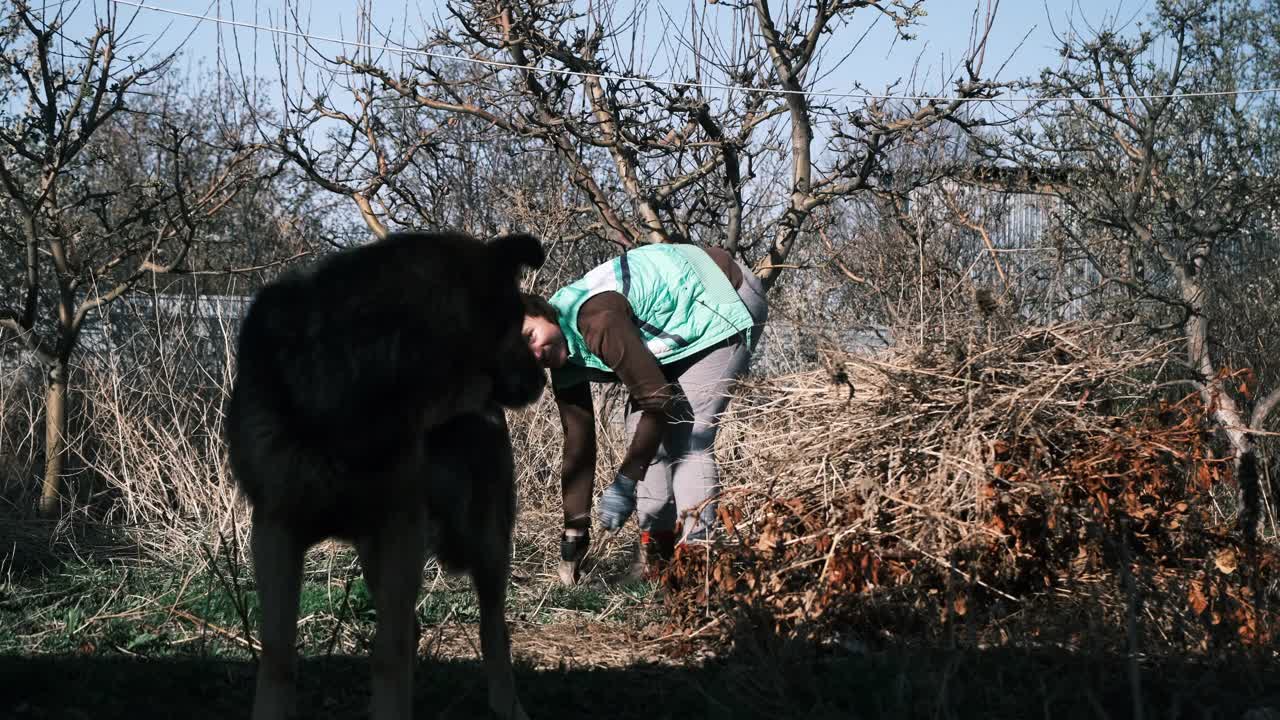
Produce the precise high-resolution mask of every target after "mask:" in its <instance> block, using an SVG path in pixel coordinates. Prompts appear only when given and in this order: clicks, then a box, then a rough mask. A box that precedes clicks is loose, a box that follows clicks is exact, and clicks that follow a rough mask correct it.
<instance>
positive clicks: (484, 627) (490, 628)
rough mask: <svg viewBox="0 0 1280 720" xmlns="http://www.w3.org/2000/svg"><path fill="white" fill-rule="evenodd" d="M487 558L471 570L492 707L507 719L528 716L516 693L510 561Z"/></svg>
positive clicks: (524, 719)
mask: <svg viewBox="0 0 1280 720" xmlns="http://www.w3.org/2000/svg"><path fill="white" fill-rule="evenodd" d="M485 555H490V557H487V558H484V559H483V560H482V561H481V562H478V563H476V566H475V567H474V568H473V569H472V571H471V582H472V584H473V585H474V586H475V589H476V599H477V600H478V601H479V603H480V652H481V653H482V654H483V655H484V670H485V675H486V676H487V679H488V683H489V707H490V708H491V709H492V710H493V711H494V713H496V714H497V716H498V717H500V718H502V719H503V720H528V717H529V716H528V715H526V714H525V712H524V708H523V707H521V705H520V698H518V697H517V696H516V683H515V677H514V674H513V673H512V670H511V638H510V636H509V635H508V633H507V619H506V603H507V580H508V578H509V577H510V574H511V572H510V570H511V566H510V561H509V559H508V558H507V556H506V555H505V554H504V555H503V556H502V557H494V556H493V555H494V553H485Z"/></svg>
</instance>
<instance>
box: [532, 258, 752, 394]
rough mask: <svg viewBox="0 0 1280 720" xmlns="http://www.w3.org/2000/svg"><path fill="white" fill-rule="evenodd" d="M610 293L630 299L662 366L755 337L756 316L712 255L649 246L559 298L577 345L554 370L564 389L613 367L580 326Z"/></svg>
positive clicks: (565, 327) (563, 326)
mask: <svg viewBox="0 0 1280 720" xmlns="http://www.w3.org/2000/svg"><path fill="white" fill-rule="evenodd" d="M608 291H615V292H619V293H621V294H622V296H623V297H625V298H626V299H627V302H628V303H629V304H630V305H631V311H632V314H633V315H634V320H635V323H636V326H637V327H638V329H639V330H640V336H641V337H642V338H643V339H644V341H645V345H646V346H647V347H648V348H649V351H650V352H652V353H653V356H654V357H655V358H657V360H658V363H659V364H662V365H666V364H669V363H673V362H675V361H677V360H680V359H681V358H685V357H688V356H690V355H692V354H694V353H696V352H698V351H700V350H703V349H706V348H708V347H710V346H712V345H714V344H716V343H718V342H720V341H721V340H724V339H725V338H728V337H731V336H733V335H737V334H742V336H743V339H744V342H747V343H750V342H751V327H752V325H753V324H754V321H753V320H752V318H751V314H750V313H749V312H747V308H746V306H745V305H743V304H742V300H741V299H740V298H739V297H738V293H737V291H736V290H734V289H733V285H732V284H731V283H730V282H729V278H727V277H725V274H724V273H723V272H722V271H721V270H720V268H719V266H717V265H716V263H715V261H714V260H712V259H711V257H710V256H708V255H707V253H706V252H704V251H703V250H702V249H700V248H698V247H695V246H693V245H667V244H656V245H645V246H643V247H639V248H636V249H634V250H631V251H629V252H627V253H626V254H624V255H621V256H619V257H617V258H614V259H613V260H610V261H608V262H606V263H603V264H601V265H599V266H597V267H596V268H594V269H593V270H591V271H590V272H588V273H587V274H586V275H584V276H583V277H582V279H580V280H578V281H577V282H574V283H572V284H570V285H566V286H565V287H563V288H561V289H560V290H558V291H557V292H556V294H554V295H552V296H551V300H550V302H551V304H552V305H553V306H555V308H556V310H558V311H559V314H560V330H561V331H562V332H563V333H564V337H565V340H566V341H567V343H568V346H569V360H568V363H566V364H565V366H564V367H563V368H559V369H557V370H553V371H552V372H551V379H552V382H553V383H554V384H555V386H556V387H568V386H571V385H576V384H578V383H580V382H583V381H584V380H586V379H587V377H588V372H587V369H588V368H590V369H595V370H602V371H605V372H611V371H612V368H610V367H609V366H607V365H605V364H604V361H602V360H601V359H600V358H599V357H597V356H596V355H595V354H594V353H592V352H591V350H590V349H588V348H587V344H586V341H585V340H584V339H583V337H582V334H581V333H580V332H579V331H578V311H579V309H581V308H582V304H583V303H585V302H586V301H587V300H590V299H591V298H592V297H594V296H596V295H598V294H600V293H602V292H608Z"/></svg>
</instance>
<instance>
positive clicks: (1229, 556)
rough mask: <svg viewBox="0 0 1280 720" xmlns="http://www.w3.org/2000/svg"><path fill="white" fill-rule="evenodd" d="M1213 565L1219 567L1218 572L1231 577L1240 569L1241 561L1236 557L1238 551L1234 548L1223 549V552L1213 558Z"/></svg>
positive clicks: (1220, 551)
mask: <svg viewBox="0 0 1280 720" xmlns="http://www.w3.org/2000/svg"><path fill="white" fill-rule="evenodd" d="M1213 564H1214V565H1216V566H1217V568H1218V570H1219V571H1220V572H1221V573H1222V574H1223V575H1230V574H1231V573H1233V572H1235V571H1236V568H1238V567H1240V561H1239V559H1238V558H1237V557H1236V551H1235V550H1233V549H1232V548H1223V549H1222V550H1219V551H1218V554H1217V555H1216V556H1215V557H1214V558H1213Z"/></svg>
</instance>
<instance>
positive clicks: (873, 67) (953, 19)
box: [72, 0, 1151, 92]
mask: <svg viewBox="0 0 1280 720" xmlns="http://www.w3.org/2000/svg"><path fill="white" fill-rule="evenodd" d="M140 1H141V2H144V3H145V4H148V5H152V6H155V7H163V8H168V9H172V10H178V11H183V12H189V13H195V14H198V15H217V16H221V17H226V18H230V17H232V16H234V17H236V18H237V19H240V20H245V21H250V22H254V23H256V24H261V25H267V26H273V27H281V26H285V25H287V24H288V22H287V20H282V18H281V16H282V12H281V11H282V9H283V8H284V7H285V5H286V3H285V2H284V0H257V2H253V1H252V0H204V1H200V0H140ZM987 1H988V0H930V1H929V2H926V4H925V9H926V11H927V13H928V15H927V16H926V17H924V18H923V19H922V20H921V23H920V25H919V26H918V27H917V28H916V29H915V31H914V32H915V33H916V34H917V38H916V39H915V40H913V41H910V42H902V41H894V36H893V33H892V32H891V31H890V30H889V28H888V26H887V25H886V24H885V23H884V22H883V21H881V22H880V23H879V25H877V26H876V27H874V28H871V31H870V32H869V33H865V35H864V32H865V31H866V30H867V21H868V20H870V19H871V18H873V17H875V13H873V12H869V11H865V10H864V11H860V12H859V14H858V15H857V16H855V17H861V18H866V20H861V21H857V20H855V22H854V23H852V24H851V25H849V26H847V27H845V28H843V29H842V30H841V31H840V32H839V33H837V34H836V35H835V36H834V38H833V41H832V45H831V48H832V49H831V50H830V51H829V53H828V67H827V70H829V74H827V75H826V76H825V77H824V78H823V79H822V82H821V84H820V87H819V88H818V89H821V90H826V91H834V92H845V91H853V90H854V86H855V84H856V83H861V84H862V85H863V86H864V87H865V88H867V89H869V90H871V91H880V90H883V89H884V88H885V87H886V86H887V85H888V84H889V83H891V82H893V81H895V80H899V79H904V80H907V81H908V83H907V84H910V82H909V81H910V77H909V76H910V75H911V74H912V72H913V69H915V70H916V71H917V72H918V74H919V77H918V78H917V80H918V82H917V83H916V87H917V88H918V89H919V90H922V91H929V92H937V91H943V90H945V89H946V88H945V86H944V85H943V84H942V82H941V80H940V74H942V73H945V72H947V71H949V70H951V69H953V68H954V67H955V66H956V64H957V62H958V61H959V60H960V59H961V58H963V56H964V54H965V51H966V49H967V47H968V44H969V38H970V27H971V24H972V21H973V15H974V12H975V9H977V8H985V7H986V5H987ZM107 2H109V0H94V2H93V3H86V4H84V5H82V6H81V9H80V11H79V13H80V16H79V17H77V18H76V19H75V21H74V22H73V23H72V28H75V27H77V26H81V27H83V26H85V24H86V22H87V20H88V19H89V15H90V10H91V7H92V5H96V6H97V7H98V8H99V10H101V8H103V7H105V5H106V3H107ZM289 5H290V6H291V7H294V8H298V13H299V15H301V16H302V17H303V18H304V19H305V22H306V23H308V27H307V28H306V30H307V32H309V33H314V34H317V35H323V36H331V37H345V38H351V37H353V29H354V25H355V7H356V3H355V2H354V1H352V0H347V1H346V2H341V1H339V0H327V1H321V0H290V2H289ZM620 5H621V7H623V8H626V7H627V3H626V2H625V1H624V2H622V3H620ZM773 5H774V7H775V8H780V7H782V3H781V2H779V1H778V0H774V2H773ZM1150 5H1151V0H1075V1H1074V2H1063V1H1062V0H1041V2H1036V1H1035V0H1004V2H1002V3H1001V4H1000V7H999V12H998V14H997V16H996V22H995V26H994V32H993V33H992V37H991V41H990V44H989V49H988V53H987V60H986V68H985V69H986V71H987V73H988V74H990V73H992V72H994V71H995V70H997V68H998V67H999V66H1000V65H1002V64H1004V63H1005V62H1006V61H1007V65H1006V66H1005V68H1004V70H1003V71H1002V72H1001V78H1002V79H1013V78H1016V77H1022V76H1027V75H1034V74H1036V73H1037V71H1038V70H1039V68H1041V67H1043V66H1045V65H1046V64H1053V63H1055V62H1056V60H1057V54H1056V42H1055V41H1054V39H1053V31H1054V29H1055V28H1056V29H1057V30H1058V31H1059V32H1061V31H1063V30H1064V29H1065V28H1066V27H1067V25H1068V21H1070V20H1074V21H1075V22H1077V23H1079V22H1081V21H1084V22H1092V23H1098V22H1101V21H1103V20H1105V19H1106V18H1109V17H1118V18H1120V19H1121V20H1122V21H1126V20H1129V19H1131V18H1134V17H1142V16H1143V15H1145V14H1146V12H1147V11H1148V10H1149V7H1150ZM117 7H118V9H119V11H120V12H121V13H122V14H123V15H128V14H131V13H134V12H137V13H138V15H137V17H136V19H135V21H134V25H133V27H132V28H131V30H130V37H132V38H134V39H136V40H139V41H144V42H154V43H155V48H156V50H158V51H163V50H167V49H171V48H173V47H175V46H176V45H177V43H179V42H183V41H185V48H184V52H183V61H182V62H183V64H184V65H185V66H186V67H188V68H191V69H196V68H199V67H200V66H202V65H203V66H204V67H206V68H210V67H212V65H213V58H214V56H215V51H216V48H217V43H218V34H217V33H216V32H215V27H214V24H213V23H210V22H204V23H200V22H199V21H197V20H194V19H188V18H182V17H175V16H172V15H166V14H162V13H158V12H153V11H148V10H136V9H135V8H132V7H127V6H123V5H119V6H117ZM406 7H407V8H408V16H409V17H412V18H414V20H412V21H411V22H410V23H408V24H405V23H403V22H402V21H401V18H403V17H405V9H406ZM441 7H443V1H440V2H437V1H436V0H416V2H413V3H406V1H405V0H395V1H394V2H393V1H391V0H386V1H383V0H375V1H374V3H373V13H374V20H375V23H376V24H377V25H378V26H380V27H391V28H395V29H397V30H409V31H410V32H412V31H413V30H414V29H416V28H419V27H421V26H422V24H423V20H422V18H425V19H426V21H427V22H430V21H432V18H438V17H439V12H440V11H439V10H438V8H441ZM644 7H647V9H648V14H649V18H650V23H651V24H654V25H656V24H657V23H658V22H659V18H660V16H661V15H662V14H664V13H665V14H667V15H669V16H671V17H673V18H675V19H676V21H677V22H687V17H688V13H689V12H690V8H691V7H694V8H696V10H697V12H707V13H709V14H711V16H712V17H716V15H715V14H719V17H725V16H726V14H727V13H728V12H729V10H728V9H727V8H724V6H723V5H719V4H707V3H706V1H705V0H694V3H693V4H692V5H691V4H690V2H688V0H685V1H684V2H673V1H672V0H662V2H649V3H646V4H645V5H644ZM344 8H345V9H344ZM232 32H234V33H235V35H236V36H237V37H238V39H239V42H240V43H241V47H242V48H249V47H251V46H252V44H253V38H254V35H255V34H256V35H257V36H258V37H257V47H258V49H259V55H258V59H257V63H258V65H257V67H258V73H259V74H262V75H268V76H270V77H274V76H275V74H276V73H275V61H274V57H273V56H272V54H271V51H270V44H269V43H268V36H267V34H266V33H255V32H254V31H252V30H247V29H235V30H234V31H233V29H231V28H225V27H224V29H223V32H222V40H223V42H224V43H226V42H230V39H231V37H232V35H231V33H232ZM660 35H661V33H652V34H651V37H660ZM859 38H863V39H862V41H861V43H860V44H858V45H857V47H856V49H855V50H854V51H853V52H852V53H851V54H850V55H849V56H848V57H847V58H845V59H844V60H843V61H842V62H840V63H839V64H838V65H836V66H835V67H831V65H834V64H835V61H836V60H837V59H838V58H840V57H841V56H843V54H844V52H843V51H844V49H845V48H848V47H849V46H851V45H854V44H855V42H856V41H857V40H858V39H859ZM322 46H323V47H326V48H327V49H329V50H330V51H331V52H335V53H336V52H337V50H336V49H335V48H336V46H334V45H329V44H323V45H322ZM242 56H244V57H249V54H248V53H244V54H243V55H242ZM917 60H918V62H917ZM654 69H655V72H663V68H662V61H661V60H659V61H658V64H656V65H655V66H654Z"/></svg>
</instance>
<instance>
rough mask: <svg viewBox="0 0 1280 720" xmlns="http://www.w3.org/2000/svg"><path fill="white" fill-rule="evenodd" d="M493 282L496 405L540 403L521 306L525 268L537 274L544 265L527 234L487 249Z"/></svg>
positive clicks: (539, 377)
mask: <svg viewBox="0 0 1280 720" xmlns="http://www.w3.org/2000/svg"><path fill="white" fill-rule="evenodd" d="M485 251H486V252H487V254H488V258H489V265H490V272H491V273H492V280H491V281H490V282H488V283H486V284H485V286H486V287H487V288H488V289H489V292H490V298H489V299H488V300H486V301H483V302H484V307H485V308H486V312H485V313H484V315H485V317H486V318H487V320H488V323H489V325H490V327H489V328H488V330H489V332H490V333H491V337H494V338H496V339H497V344H496V348H497V350H496V352H495V354H494V357H492V358H490V359H489V360H490V363H489V364H490V369H491V373H492V377H493V399H494V401H496V402H497V403H499V404H500V405H503V406H505V407H520V406H523V405H528V404H529V403H532V402H533V401H535V400H537V399H538V396H539V395H541V394H542V389H543V386H544V385H545V384H546V376H545V375H543V372H542V368H541V367H539V365H538V362H537V360H536V359H535V358H534V356H533V353H532V352H530V350H529V345H528V343H527V342H525V339H524V336H523V335H522V334H521V326H522V324H523V322H524V308H523V305H522V304H521V302H520V294H519V280H520V271H521V269H522V268H526V267H527V268H533V269H536V268H539V267H541V266H542V263H543V261H544V260H545V257H546V256H545V255H544V253H543V250H542V243H541V242H539V240H538V239H537V238H536V237H534V236H532V235H528V234H524V233H516V234H511V235H502V236H500V237H497V238H494V239H493V240H491V241H489V242H488V243H486V245H485Z"/></svg>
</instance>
